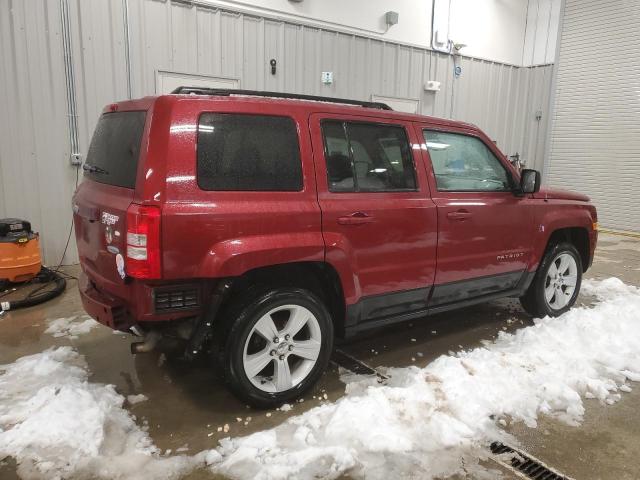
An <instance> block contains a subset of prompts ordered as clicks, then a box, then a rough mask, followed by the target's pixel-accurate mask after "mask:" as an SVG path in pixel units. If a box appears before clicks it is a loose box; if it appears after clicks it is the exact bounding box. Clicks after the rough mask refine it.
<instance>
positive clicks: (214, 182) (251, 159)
mask: <svg viewBox="0 0 640 480" xmlns="http://www.w3.org/2000/svg"><path fill="white" fill-rule="evenodd" d="M197 158H198V168H197V174H198V185H199V186H200V188H201V189H203V190H222V191H225V190H226V191H229V190H235V191H281V192H294V191H299V190H302V163H301V161H300V147H299V145H298V134H297V132H296V124H295V122H294V121H293V119H291V118H288V117H272V116H266V115H245V114H230V113H203V114H202V115H201V116H200V122H199V124H198V144H197Z"/></svg>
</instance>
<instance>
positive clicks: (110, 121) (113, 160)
mask: <svg viewBox="0 0 640 480" xmlns="http://www.w3.org/2000/svg"><path fill="white" fill-rule="evenodd" d="M145 116H146V113H145V112H113V113H105V114H103V115H102V116H101V117H100V120H98V124H97V125H96V129H95V131H94V132H93V138H92V139H91V145H89V151H88V152H87V161H86V165H87V167H94V168H92V169H89V170H85V174H84V175H85V177H88V178H90V179H91V180H95V181H96V182H100V183H106V184H109V185H115V186H118V187H125V188H135V186H136V174H137V171H138V157H139V155H140V142H141V140H142V132H143V131H144V122H145Z"/></svg>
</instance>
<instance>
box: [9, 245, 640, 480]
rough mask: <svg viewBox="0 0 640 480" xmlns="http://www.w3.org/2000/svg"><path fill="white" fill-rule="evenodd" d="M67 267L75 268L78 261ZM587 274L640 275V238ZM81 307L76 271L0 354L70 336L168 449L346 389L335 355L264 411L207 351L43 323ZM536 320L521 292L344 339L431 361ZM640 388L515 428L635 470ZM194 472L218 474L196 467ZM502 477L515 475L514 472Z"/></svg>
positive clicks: (576, 457) (632, 279)
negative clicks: (181, 350)
mask: <svg viewBox="0 0 640 480" xmlns="http://www.w3.org/2000/svg"><path fill="white" fill-rule="evenodd" d="M68 271H69V273H72V274H73V273H76V272H77V267H70V268H69V269H68ZM587 276H588V277H600V278H603V277H608V276H617V277H619V278H621V279H623V280H624V281H626V282H628V283H631V284H635V285H640V240H638V239H634V238H630V237H620V236H612V235H602V236H601V240H600V243H599V249H598V252H597V256H596V261H595V263H594V267H593V268H592V269H591V270H590V271H589V272H588V275H587ZM83 313H84V312H83V311H82V307H81V305H80V301H79V297H78V294H77V292H76V289H75V282H74V281H70V282H69V287H68V289H67V292H66V293H65V294H64V295H63V296H62V297H59V298H57V299H55V300H53V301H50V302H49V303H47V304H45V305H43V306H40V307H33V308H29V309H25V310H20V311H16V312H11V313H8V314H5V315H4V316H2V317H0V364H6V363H10V362H13V361H15V360H16V359H17V358H19V357H21V356H24V355H29V354H33V353H37V352H40V351H42V350H44V349H46V348H49V347H51V346H59V345H72V346H73V347H74V348H76V349H77V350H78V351H79V352H80V353H81V354H83V355H84V356H85V357H86V360H87V362H88V365H89V368H90V370H91V372H92V375H91V378H90V380H91V381H95V382H102V383H110V384H114V385H115V386H116V388H117V390H118V391H119V392H120V393H122V394H123V395H130V394H137V393H144V394H145V395H146V396H147V397H148V398H149V400H148V401H145V402H142V403H138V404H136V405H130V406H128V408H129V409H130V411H131V413H132V414H133V415H135V416H136V419H137V421H138V423H139V424H141V425H148V428H149V432H150V435H151V437H152V439H153V441H154V442H155V444H156V445H157V446H158V447H159V448H161V449H163V450H168V449H170V450H172V451H173V452H175V451H176V450H177V449H178V448H181V447H186V448H188V452H189V453H195V452H199V451H201V450H203V449H207V448H213V447H215V446H217V444H218V440H219V439H221V438H224V437H226V436H238V435H246V434H249V433H252V432H254V431H259V430H263V429H266V428H271V427H274V426H276V425H278V424H280V423H281V422H282V421H283V420H284V419H285V418H287V417H288V416H291V415H297V414H300V413H302V412H303V411H305V410H307V409H309V408H311V407H313V406H316V405H318V404H320V403H322V402H324V401H332V400H335V399H337V398H339V397H340V396H341V395H343V393H344V385H343V383H342V382H341V381H340V379H339V375H338V368H337V367H336V366H335V365H332V366H331V368H330V369H329V371H327V373H326V374H325V375H324V376H323V378H322V379H321V381H320V382H319V383H318V385H317V386H316V387H315V388H314V389H313V390H312V391H311V392H310V393H309V394H307V395H306V396H305V398H304V401H302V402H300V403H296V404H295V405H294V406H293V408H292V410H291V411H289V412H286V413H285V412H281V411H278V410H274V411H258V410H253V409H250V408H249V407H248V406H247V405H244V404H242V403H241V402H239V401H238V400H236V399H235V397H233V396H232V395H231V394H230V393H229V392H228V391H227V389H226V388H225V387H224V385H223V384H221V382H220V380H219V379H217V378H216V377H215V376H214V375H213V374H212V372H211V369H210V368H209V365H208V362H207V361H206V359H203V360H201V361H198V362H196V363H185V362H180V361H175V360H168V359H167V358H165V357H164V356H163V355H155V354H143V355H137V356H133V355H131V354H130V353H129V344H130V342H131V337H130V336H128V335H124V334H115V333H113V332H112V331H111V330H109V329H108V328H105V327H102V326H99V327H97V328H95V329H93V330H92V331H91V332H90V333H88V334H85V335H82V336H80V337H78V338H77V339H70V338H66V337H63V338H54V337H53V336H51V335H49V334H45V333H44V331H45V329H46V328H47V320H48V319H49V320H50V319H55V318H59V317H70V316H73V315H82V314H83ZM529 324H531V319H530V318H529V317H528V316H527V315H526V314H524V312H523V311H522V309H521V308H520V306H519V303H518V302H517V300H511V299H506V300H500V301H496V302H492V303H489V304H486V305H479V306H475V307H470V308H466V309H462V310H458V311H454V312H448V313H444V314H440V315H436V316H433V317H429V318H426V319H423V320H419V321H414V322H412V323H409V324H406V323H405V324H401V325H397V326H394V327H390V328H386V329H383V330H377V331H372V332H369V333H367V334H366V335H363V336H360V337H359V338H358V339H357V340H354V341H351V342H349V343H346V344H342V345H340V348H341V349H342V350H344V351H345V352H347V353H349V354H350V355H353V356H355V357H356V358H358V359H361V360H363V361H364V362H366V363H368V364H370V365H372V366H374V367H380V368H384V367H389V366H393V367H402V366H407V365H418V366H424V365H426V364H427V363H429V362H430V361H432V360H433V359H434V358H436V357H437V356H439V355H441V354H446V353H447V352H449V351H458V350H460V349H470V348H474V347H476V346H478V345H480V342H481V341H482V340H490V339H492V338H494V337H495V336H496V335H497V334H498V333H499V332H500V331H503V330H504V331H513V330H515V329H518V328H522V327H523V326H526V325H529ZM325 394H326V396H327V400H325V399H324V395H325ZM639 398H640V393H636V392H635V391H634V392H633V393H631V394H626V395H624V396H623V400H622V401H620V402H619V403H618V404H616V405H613V406H606V407H605V406H602V405H600V404H598V403H597V402H596V401H593V400H592V401H587V414H586V415H585V423H584V425H583V426H582V427H579V428H574V427H566V426H564V425H562V424H558V423H557V422H555V421H553V420H549V419H543V420H542V421H541V422H540V426H539V428H537V429H528V428H527V427H524V426H522V425H517V426H515V427H512V433H513V434H514V435H516V437H517V438H519V439H520V440H521V441H522V443H523V445H524V447H525V449H527V451H529V452H530V453H532V454H533V455H535V456H538V457H539V458H540V459H541V460H543V461H545V462H546V463H548V464H550V465H552V466H554V467H556V468H557V469H558V470H560V471H562V472H564V473H567V474H569V475H572V476H574V477H575V478H585V479H591V478H593V479H600V478H602V479H614V478H636V477H637V475H635V473H634V472H635V471H637V470H638V469H639V468H640V437H639V433H640V415H639V414H638V413H637V411H636V410H637V409H636V408H635V406H636V405H637V401H638V399H639ZM225 425H228V426H229V430H228V432H227V433H225V432H224V431H220V432H219V431H218V429H223V428H224V426H225ZM594 464H595V465H594ZM492 468H497V467H495V466H492ZM13 476H15V466H14V464H12V462H11V461H8V462H5V464H4V465H3V464H0V478H3V479H4V478H12V477H13ZM188 478H190V479H200V478H216V477H214V476H212V474H210V473H209V472H207V471H197V472H193V473H192V475H190V476H189V477H188ZM503 478H510V477H509V474H507V476H506V477H503ZM514 478H515V477H514Z"/></svg>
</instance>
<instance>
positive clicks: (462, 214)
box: [447, 210, 471, 220]
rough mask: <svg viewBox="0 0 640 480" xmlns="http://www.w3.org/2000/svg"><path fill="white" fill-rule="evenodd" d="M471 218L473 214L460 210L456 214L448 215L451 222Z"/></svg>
mask: <svg viewBox="0 0 640 480" xmlns="http://www.w3.org/2000/svg"><path fill="white" fill-rule="evenodd" d="M470 216H471V213H470V212H468V211H467V210H458V211H456V212H449V213H447V218H449V219H451V220H466V219H467V218H469V217H470Z"/></svg>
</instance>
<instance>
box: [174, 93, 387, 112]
mask: <svg viewBox="0 0 640 480" xmlns="http://www.w3.org/2000/svg"><path fill="white" fill-rule="evenodd" d="M171 93H173V94H180V95H218V96H231V95H247V96H251V97H272V98H290V99H294V100H312V101H314V102H330V103H342V104H346V105H356V106H359V107H366V108H377V109H380V110H391V107H390V106H389V105H387V104H386V103H381V102H365V101H361V100H350V99H348V98H335V97H320V96H316V95H301V94H299V93H282V92H263V91H260V90H235V89H226V88H206V87H178V88H176V89H175V90H173V91H172V92H171Z"/></svg>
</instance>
